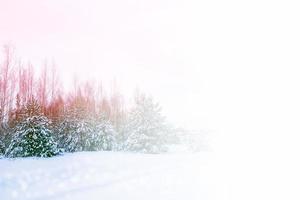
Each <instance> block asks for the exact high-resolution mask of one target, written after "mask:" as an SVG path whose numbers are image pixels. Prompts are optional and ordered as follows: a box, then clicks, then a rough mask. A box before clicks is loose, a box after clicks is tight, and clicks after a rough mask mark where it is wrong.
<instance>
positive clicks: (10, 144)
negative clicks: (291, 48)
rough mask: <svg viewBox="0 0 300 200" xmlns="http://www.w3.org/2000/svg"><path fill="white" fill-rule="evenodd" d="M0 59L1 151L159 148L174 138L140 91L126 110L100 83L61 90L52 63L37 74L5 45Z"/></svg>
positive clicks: (9, 153) (17, 153) (30, 153)
mask: <svg viewBox="0 0 300 200" xmlns="http://www.w3.org/2000/svg"><path fill="white" fill-rule="evenodd" d="M0 61H1V63H0V154H1V153H2V154H4V155H6V156H8V157H17V156H44V157H48V156H52V155H56V154H59V153H61V152H74V151H97V150H128V151H142V152H162V151H166V145H167V144H169V143H174V142H176V137H175V135H174V131H172V130H171V129H170V127H169V126H168V125H167V124H166V122H165V119H164V117H162V116H161V114H160V107H159V105H158V104H156V103H154V102H153V100H152V99H151V98H150V97H147V96H146V95H144V94H140V93H136V95H135V97H134V105H132V106H131V107H130V108H128V107H127V106H126V105H125V103H124V97H123V96H122V94H121V93H120V92H119V91H118V90H117V87H115V86H114V87H112V89H111V92H110V93H109V94H107V93H106V92H105V90H104V88H103V87H102V85H101V84H95V83H92V82H88V81H86V82H84V83H78V82H76V81H75V82H74V85H73V90H71V91H69V92H66V91H64V90H63V89H62V87H61V82H60V78H59V74H58V72H57V70H56V68H55V65H53V64H52V65H50V66H49V64H47V63H45V65H44V66H43V67H41V68H40V69H42V70H41V71H40V72H39V73H38V75H37V73H36V68H34V67H33V66H32V65H31V64H24V63H22V62H21V61H20V60H18V59H16V58H15V55H14V52H13V48H11V47H10V46H4V48H3V54H2V59H1V60H0Z"/></svg>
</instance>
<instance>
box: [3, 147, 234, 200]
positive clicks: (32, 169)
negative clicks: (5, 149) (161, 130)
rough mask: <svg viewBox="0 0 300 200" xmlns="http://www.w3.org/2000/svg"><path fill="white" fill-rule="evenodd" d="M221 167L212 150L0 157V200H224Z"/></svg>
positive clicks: (226, 189) (226, 185)
mask: <svg viewBox="0 0 300 200" xmlns="http://www.w3.org/2000/svg"><path fill="white" fill-rule="evenodd" d="M220 166H222V165H221V164H220V163H218V162H216V159H215V157H214V154H213V153H212V152H201V153H194V154H191V153H182V154H178V153H176V154H171V153H169V154H139V153H124V152H80V153H67V154H65V155H63V156H56V157H52V158H18V159H6V158H3V159H0V194H1V196H0V197H1V198H0V199H1V200H11V199H22V200H28V199H30V200H38V199H43V200H47V199H51V200H52V199H64V200H66V199H72V200H77V199H89V200H93V199H97V200H98V199H105V200H110V199H124V200H127V199H128V200H135V199H138V200H141V199H143V200H147V199H151V200H153V199H164V200H177V199H178V200H179V199H180V200H182V199H188V200H193V199H195V200H199V199H202V200H212V199H228V196H229V194H228V191H229V185H228V184H227V181H226V180H227V179H226V177H225V174H226V173H225V172H224V170H222V167H220Z"/></svg>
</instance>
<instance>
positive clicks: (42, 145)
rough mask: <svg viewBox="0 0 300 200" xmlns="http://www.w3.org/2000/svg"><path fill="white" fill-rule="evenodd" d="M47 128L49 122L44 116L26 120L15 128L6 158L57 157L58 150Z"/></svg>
mask: <svg viewBox="0 0 300 200" xmlns="http://www.w3.org/2000/svg"><path fill="white" fill-rule="evenodd" d="M48 127H49V121H48V119H47V118H46V117H44V116H32V117H28V118H26V119H25V120H23V121H22V122H21V123H19V124H18V125H17V126H16V132H15V134H14V136H13V139H12V142H11V143H10V145H9V146H8V148H7V150H6V152H5V155H6V156H7V157H28V156H37V157H51V156H54V155H57V154H58V153H59V149H58V148H57V143H56V142H55V141H54V139H53V137H52V132H51V130H50V129H49V128H48Z"/></svg>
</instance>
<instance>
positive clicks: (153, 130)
mask: <svg viewBox="0 0 300 200" xmlns="http://www.w3.org/2000/svg"><path fill="white" fill-rule="evenodd" d="M166 133H167V126H166V123H165V119H164V117H163V116H162V115H161V109H160V106H159V105H158V104H156V103H154V102H153V100H152V98H149V97H146V96H144V95H141V96H137V97H136V99H135V106H134V108H133V109H132V110H131V112H130V113H129V116H128V121H127V124H126V127H125V133H124V134H125V136H126V140H125V143H124V145H125V146H124V149H125V150H129V151H136V152H145V153H158V152H162V151H166V141H167V134H166Z"/></svg>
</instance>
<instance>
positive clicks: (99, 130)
mask: <svg viewBox="0 0 300 200" xmlns="http://www.w3.org/2000/svg"><path fill="white" fill-rule="evenodd" d="M93 127H94V128H93V132H91V133H90V135H89V147H90V150H96V151H111V150H115V149H116V135H117V133H116V131H115V129H114V127H113V125H112V124H111V122H110V121H109V120H108V119H106V118H105V117H103V116H102V117H100V118H97V119H96V120H94V123H93Z"/></svg>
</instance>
